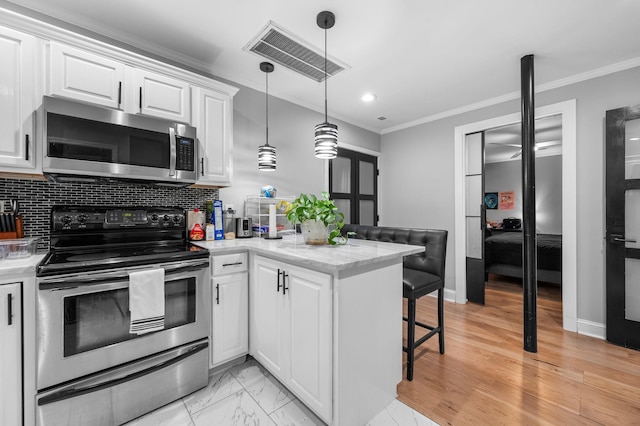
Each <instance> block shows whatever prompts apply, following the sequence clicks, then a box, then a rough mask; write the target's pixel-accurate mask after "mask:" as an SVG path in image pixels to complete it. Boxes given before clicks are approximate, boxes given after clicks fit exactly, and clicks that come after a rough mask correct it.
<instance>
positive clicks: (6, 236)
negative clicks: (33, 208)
mask: <svg viewBox="0 0 640 426" xmlns="http://www.w3.org/2000/svg"><path fill="white" fill-rule="evenodd" d="M15 221H16V231H15V232H0V240H14V239H16V238H23V237H24V228H23V226H22V216H20V215H18V216H16V217H15Z"/></svg>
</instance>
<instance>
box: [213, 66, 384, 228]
mask: <svg viewBox="0 0 640 426" xmlns="http://www.w3.org/2000/svg"><path fill="white" fill-rule="evenodd" d="M257 64H258V62H256V70H258V65H257ZM258 72H259V70H258ZM274 72H290V71H288V70H284V69H282V68H279V69H278V68H276V71H274ZM227 83H229V84H232V85H235V86H236V87H239V88H240V91H239V92H238V94H237V95H236V96H235V97H234V98H233V132H234V149H233V181H232V186H231V187H230V188H221V189H220V199H221V200H222V202H223V203H224V204H233V206H234V208H235V209H236V215H237V216H241V215H243V214H244V201H245V200H246V197H247V195H258V194H260V188H261V187H263V186H265V185H272V186H274V187H275V188H276V189H277V190H278V192H277V194H278V195H294V196H297V195H299V194H300V193H301V192H305V193H313V194H316V195H319V194H320V193H321V192H322V191H325V190H327V189H328V188H327V187H326V184H325V182H328V179H327V178H326V177H325V169H326V167H327V166H326V163H327V161H328V160H320V159H317V158H315V156H314V152H313V148H314V128H315V125H316V124H318V123H321V122H323V121H324V114H321V113H318V112H315V111H312V110H309V109H307V108H304V107H301V106H298V105H295V104H292V103H291V102H288V101H284V100H282V99H278V98H275V97H273V96H269V145H274V146H275V147H276V148H277V166H276V170H275V171H273V172H265V171H259V170H258V146H260V145H264V142H265V112H266V111H265V94H264V93H262V92H259V91H257V90H254V89H250V88H247V87H244V86H239V85H237V84H234V83H233V82H227ZM310 84H314V83H313V82H311V81H310ZM329 121H330V122H332V123H335V124H337V125H338V144H340V143H341V142H342V143H348V144H350V145H355V146H359V147H362V148H366V149H369V150H373V151H376V152H379V151H380V135H379V134H377V133H373V132H370V131H368V130H364V129H362V128H359V127H356V126H353V125H350V124H347V123H344V122H342V121H339V120H334V119H332V118H331V117H329ZM225 208H226V207H225Z"/></svg>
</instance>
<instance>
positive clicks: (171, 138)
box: [169, 126, 178, 176]
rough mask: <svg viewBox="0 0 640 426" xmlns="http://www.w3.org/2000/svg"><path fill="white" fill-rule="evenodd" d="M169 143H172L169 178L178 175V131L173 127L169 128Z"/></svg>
mask: <svg viewBox="0 0 640 426" xmlns="http://www.w3.org/2000/svg"><path fill="white" fill-rule="evenodd" d="M169 143H170V145H171V146H170V154H171V156H170V157H169V176H175V175H176V157H177V154H176V146H177V145H178V140H177V138H176V129H175V128H174V127H173V126H171V127H169Z"/></svg>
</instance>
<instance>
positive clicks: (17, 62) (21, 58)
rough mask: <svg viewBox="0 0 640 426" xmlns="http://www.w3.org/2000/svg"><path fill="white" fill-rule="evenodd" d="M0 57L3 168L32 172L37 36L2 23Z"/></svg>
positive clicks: (0, 154) (0, 153) (0, 157)
mask: <svg viewBox="0 0 640 426" xmlns="http://www.w3.org/2000/svg"><path fill="white" fill-rule="evenodd" d="M0 58H2V65H1V66H0V111H2V112H1V113H0V170H2V171H8V172H22V171H26V172H27V173H28V172H33V170H32V169H34V168H35V164H36V162H35V157H36V154H35V152H34V146H35V145H34V140H35V137H34V135H33V112H34V110H35V93H34V87H36V84H35V75H36V70H35V69H34V68H35V66H36V61H35V38H34V37H32V36H30V35H27V34H23V33H20V32H18V31H13V30H10V29H8V28H2V27H0ZM5 166H7V167H6V168H5ZM18 169H28V170H18Z"/></svg>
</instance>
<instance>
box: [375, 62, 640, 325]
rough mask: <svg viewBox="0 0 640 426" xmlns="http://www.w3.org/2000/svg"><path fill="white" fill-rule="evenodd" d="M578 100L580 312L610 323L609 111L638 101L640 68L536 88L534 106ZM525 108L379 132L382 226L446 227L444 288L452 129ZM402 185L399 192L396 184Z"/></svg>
mask: <svg viewBox="0 0 640 426" xmlns="http://www.w3.org/2000/svg"><path fill="white" fill-rule="evenodd" d="M570 99H576V101H577V139H578V140H577V175H578V178H577V182H575V185H576V186H577V193H578V201H577V203H578V212H579V215H578V217H577V218H576V221H577V228H578V243H577V247H578V253H577V255H578V279H577V282H578V318H579V319H582V320H586V321H593V322H595V323H600V324H603V323H604V322H605V301H606V299H605V279H604V272H605V269H604V267H605V266H604V232H605V229H604V220H605V217H604V211H605V204H604V197H605V194H604V157H605V148H604V146H605V141H604V117H605V112H606V111H607V110H609V109H615V108H619V107H623V106H627V105H635V104H638V103H640V67H637V68H633V69H630V70H625V71H620V72H617V73H613V74H609V75H607V76H604V77H599V78H595V79H591V80H587V81H583V82H580V83H575V84H571V85H568V86H565V87H561V88H558V89H554V90H550V91H545V92H542V93H538V94H536V106H537V107H540V106H544V105H550V104H553V103H557V102H562V101H566V100H570ZM519 110H520V106H519V100H513V101H509V102H504V103H501V104H498V105H494V106H491V107H487V108H482V109H480V110H476V111H472V112H468V113H464V114H460V115H456V116H453V117H447V118H444V119H441V120H437V121H433V122H430V123H426V124H423V125H420V126H416V127H413V128H410V129H404V130H399V131H397V132H393V133H390V134H386V135H383V136H382V143H381V151H382V157H381V161H380V169H381V172H380V213H381V225H398V226H421V227H431V228H442V229H448V230H449V232H450V235H449V244H448V248H447V279H446V281H447V284H446V285H447V288H449V289H453V288H454V280H455V276H454V267H453V266H454V265H453V263H454V262H453V253H454V250H455V247H454V244H453V242H454V234H455V229H454V199H453V190H454V175H453V173H454V165H453V151H454V128H455V127H456V126H462V125H464V124H468V123H474V122H478V121H482V120H486V119H489V118H494V117H499V116H502V115H507V114H511V113H517V112H519ZM399 189H402V191H399Z"/></svg>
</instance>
